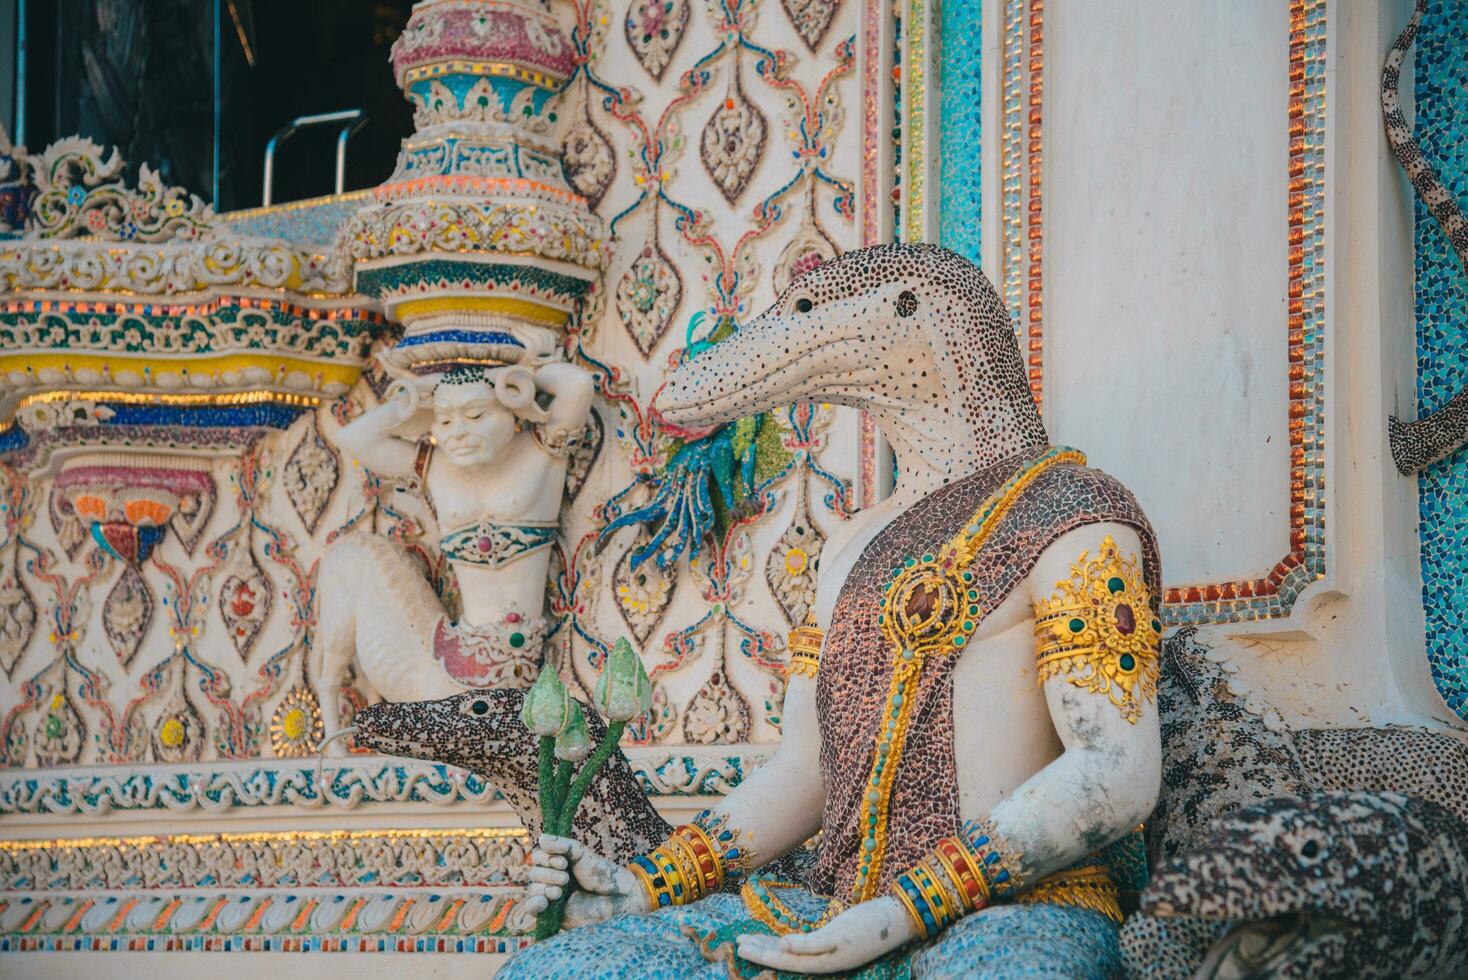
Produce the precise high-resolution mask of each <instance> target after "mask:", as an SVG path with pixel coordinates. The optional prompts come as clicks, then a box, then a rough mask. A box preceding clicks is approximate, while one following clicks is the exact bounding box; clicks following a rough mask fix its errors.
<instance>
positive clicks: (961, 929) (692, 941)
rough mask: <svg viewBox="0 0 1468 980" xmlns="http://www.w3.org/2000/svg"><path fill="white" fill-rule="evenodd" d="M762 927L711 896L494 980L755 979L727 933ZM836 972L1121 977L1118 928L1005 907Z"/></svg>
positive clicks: (633, 918)
mask: <svg viewBox="0 0 1468 980" xmlns="http://www.w3.org/2000/svg"><path fill="white" fill-rule="evenodd" d="M781 899H782V900H783V901H784V902H785V903H786V904H787V905H789V906H790V907H791V908H792V909H793V910H794V911H796V912H798V913H800V914H810V913H818V912H819V910H820V906H821V904H822V903H823V902H824V900H823V899H820V898H818V897H817V896H814V895H811V894H810V893H809V892H805V891H803V890H796V889H789V890H786V891H782V892H781ZM769 931H770V930H768V929H766V928H765V927H764V926H762V925H760V924H759V923H758V922H756V921H755V920H753V919H752V918H751V917H750V914H749V911H748V910H747V909H746V908H745V907H744V902H743V901H742V900H741V899H740V898H739V896H738V895H713V896H710V897H708V898H705V899H703V900H702V901H699V902H695V903H693V904H692V905H685V906H681V907H678V908H668V909H662V910H660V911H658V912H654V913H651V914H649V915H624V916H619V917H618V918H615V919H611V920H609V921H607V922H604V923H602V924H600V925H596V926H586V927H583V928H580V929H572V930H569V931H567V932H563V933H561V934H560V935H559V936H556V937H555V938H554V939H550V940H547V941H546V942H543V943H538V944H536V945H534V946H530V947H528V948H526V949H524V950H521V951H520V952H519V953H517V954H516V955H515V957H514V958H513V959H511V960H510V962H509V963H508V964H507V965H506V966H505V968H504V969H503V970H501V971H500V973H499V980H598V978H606V980H613V978H615V980H622V978H625V977H645V978H650V980H663V978H667V980H673V978H683V977H691V978H697V977H704V978H714V977H719V978H729V977H740V978H746V977H753V976H755V975H756V974H758V973H760V971H761V969H762V968H761V967H757V966H755V965H754V964H752V963H749V962H747V961H744V960H739V959H737V958H736V957H735V956H734V942H733V940H734V937H736V936H738V935H740V934H742V933H746V932H760V933H765V934H768V933H769ZM765 975H766V976H769V975H770V974H765ZM774 976H778V977H786V976H790V974H783V973H777V974H774ZM841 976H845V977H849V978H852V980H856V978H860V980H877V978H893V980H905V978H908V977H911V978H925V977H926V978H943V980H949V978H965V977H972V978H985V980H1010V978H1019V977H1025V978H1035V977H1039V978H1050V980H1110V978H1113V977H1119V976H1121V949H1120V946H1119V944H1118V940H1117V929H1116V926H1115V925H1114V924H1113V923H1112V922H1111V920H1109V919H1107V918H1106V917H1105V916H1104V915H1101V914H1100V913H1097V912H1092V911H1090V910H1089V909H1081V908H1071V907H1068V906H1060V905H1043V904H1033V905H1002V906H997V907H995V908H991V909H985V910H984V911H982V912H979V913H977V914H975V915H969V916H966V917H965V918H963V919H961V920H959V921H958V922H957V923H955V924H954V925H953V926H952V927H951V928H950V929H948V930H947V931H946V932H944V933H943V935H941V936H939V937H938V939H937V940H935V941H934V942H931V943H925V944H922V945H913V946H909V947H905V948H904V949H901V950H898V951H897V952H896V953H894V954H892V955H889V956H887V957H884V958H883V959H881V960H879V961H877V962H876V963H874V964H871V965H869V966H867V967H864V968H863V969H862V970H859V971H857V972H856V973H851V974H842V975H841Z"/></svg>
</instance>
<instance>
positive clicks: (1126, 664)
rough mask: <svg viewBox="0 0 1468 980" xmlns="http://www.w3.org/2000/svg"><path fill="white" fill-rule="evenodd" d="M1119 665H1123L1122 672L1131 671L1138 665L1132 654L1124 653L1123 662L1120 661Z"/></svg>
mask: <svg viewBox="0 0 1468 980" xmlns="http://www.w3.org/2000/svg"><path fill="white" fill-rule="evenodd" d="M1118 663H1120V664H1121V669H1122V670H1131V669H1132V668H1133V667H1135V666H1136V665H1137V660H1136V658H1135V657H1133V656H1132V655H1131V654H1129V653H1123V654H1122V655H1121V660H1119V661H1118Z"/></svg>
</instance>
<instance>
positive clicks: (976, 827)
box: [738, 524, 1162, 973]
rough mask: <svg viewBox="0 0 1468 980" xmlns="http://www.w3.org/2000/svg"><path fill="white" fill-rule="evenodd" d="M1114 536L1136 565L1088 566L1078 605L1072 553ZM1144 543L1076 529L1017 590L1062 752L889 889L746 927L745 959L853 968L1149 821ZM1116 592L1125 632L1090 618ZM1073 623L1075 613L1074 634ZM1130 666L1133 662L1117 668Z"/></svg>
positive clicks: (1154, 773) (1152, 771)
mask: <svg viewBox="0 0 1468 980" xmlns="http://www.w3.org/2000/svg"><path fill="white" fill-rule="evenodd" d="M1108 537H1109V538H1110V540H1111V543H1112V544H1114V546H1115V547H1114V551H1115V553H1116V554H1117V555H1119V556H1122V558H1123V559H1130V560H1131V562H1132V564H1131V568H1132V571H1133V572H1135V575H1132V574H1128V573H1127V571H1126V569H1125V568H1122V569H1120V571H1121V572H1122V574H1118V575H1113V574H1110V571H1108V573H1107V574H1105V575H1102V576H1100V577H1099V579H1097V578H1096V576H1091V577H1090V580H1089V581H1085V582H1082V583H1081V584H1083V585H1085V586H1087V587H1088V588H1092V589H1100V590H1102V591H1100V592H1095V593H1092V594H1088V595H1086V596H1085V604H1084V608H1082V609H1077V610H1075V611H1074V614H1072V611H1071V610H1070V609H1069V608H1067V607H1068V606H1069V605H1071V599H1070V595H1069V593H1067V591H1066V590H1065V589H1064V588H1062V587H1061V585H1060V583H1062V582H1065V583H1072V582H1073V581H1074V580H1075V578H1076V576H1075V575H1074V574H1073V571H1074V569H1075V567H1076V566H1077V564H1078V563H1079V565H1080V567H1082V568H1085V567H1086V565H1087V561H1086V560H1083V559H1082V553H1083V552H1084V553H1085V555H1086V559H1089V560H1094V559H1096V558H1097V557H1098V553H1100V552H1101V551H1102V549H1103V545H1105V544H1106V543H1107V540H1108ZM1140 554H1141V542H1140V541H1139V539H1138V537H1137V534H1136V532H1134V531H1133V530H1131V529H1130V528H1129V527H1125V526H1123V525H1119V524H1099V525H1094V526H1091V527H1086V528H1081V529H1079V530H1076V531H1072V532H1071V533H1069V534H1066V535H1064V536H1062V537H1061V538H1059V539H1058V540H1057V541H1056V542H1055V543H1054V544H1052V545H1051V546H1050V547H1049V548H1048V549H1047V550H1046V551H1045V553H1044V554H1043V555H1042V556H1041V558H1040V561H1039V562H1038V564H1037V565H1036V566H1035V568H1034V570H1033V571H1032V573H1031V575H1030V576H1029V577H1028V578H1027V579H1026V583H1025V584H1022V585H1021V586H1020V588H1019V590H1017V591H1016V593H1015V595H1014V596H1013V597H1012V599H1013V598H1017V599H1018V600H1020V601H1029V602H1031V603H1033V604H1034V608H1035V611H1036V614H1037V618H1036V622H1035V625H1036V664H1037V673H1038V675H1039V677H1040V684H1041V686H1042V688H1043V690H1044V695H1045V701H1046V704H1047V705H1048V707H1049V711H1050V717H1051V721H1052V723H1053V725H1054V728H1055V730H1056V732H1057V733H1058V735H1059V736H1060V740H1061V742H1062V744H1063V745H1064V752H1063V753H1062V754H1061V755H1060V757H1059V758H1057V759H1055V760H1054V761H1053V762H1051V763H1050V764H1049V765H1047V766H1045V767H1044V768H1043V769H1041V770H1040V771H1039V772H1037V773H1035V774H1034V775H1033V776H1031V777H1030V778H1029V779H1027V780H1025V781H1024V782H1023V783H1021V784H1020V786H1019V787H1018V788H1017V789H1016V790H1015V791H1014V793H1012V794H1011V795H1010V796H1009V797H1008V798H1006V799H1005V800H1004V801H1003V802H1002V803H1000V804H998V805H997V806H995V807H994V808H993V810H992V811H991V812H989V813H986V814H984V813H965V814H964V816H965V817H966V818H968V819H967V821H966V822H965V824H964V827H963V832H962V833H961V834H957V835H954V836H953V837H949V838H946V839H944V840H943V841H941V842H940V843H939V844H938V846H937V847H936V848H935V849H934V851H933V852H932V853H931V854H930V855H928V857H927V858H926V859H924V860H922V861H919V862H918V863H917V864H915V865H913V866H912V867H911V868H908V869H906V870H905V871H904V872H902V873H901V874H899V875H897V878H896V880H895V881H894V882H893V884H892V887H891V889H890V890H889V892H888V893H887V894H886V895H882V896H880V897H877V898H873V899H869V900H868V901H865V902H860V903H858V904H856V905H854V906H852V907H851V908H849V909H847V910H846V911H844V912H842V913H841V914H840V915H838V916H837V917H836V918H834V919H832V920H831V922H829V923H828V924H826V925H825V926H823V927H821V928H819V929H815V930H812V931H811V932H808V933H803V934H801V933H795V934H791V935H788V936H781V937H778V938H776V937H772V936H764V935H753V934H752V935H746V936H741V937H740V938H739V943H738V949H739V955H740V956H741V957H743V958H744V959H747V960H750V961H752V962H755V963H759V964H761V965H763V966H768V967H772V968H774V969H779V970H789V971H792V972H801V973H831V972H837V971H842V970H851V969H855V968H856V967H858V966H860V965H862V964H863V963H869V962H871V961H872V960H874V959H876V958H877V957H879V956H882V955H883V954H885V953H887V952H889V951H891V950H893V949H896V948H898V947H899V946H902V945H903V944H904V943H907V942H909V941H911V940H912V939H914V938H932V937H935V936H937V935H939V934H940V933H941V932H942V931H943V929H945V928H946V927H947V926H948V925H950V924H952V922H954V921H955V920H956V919H958V918H959V917H961V916H963V915H965V914H968V913H970V912H973V911H976V910H978V909H981V908H983V907H985V906H987V905H988V904H990V903H991V902H993V901H996V900H1002V899H1003V898H1005V897H1007V896H1009V895H1011V894H1013V893H1016V892H1019V891H1023V890H1024V889H1026V888H1028V887H1029V886H1032V885H1034V884H1035V883H1036V882H1038V881H1039V880H1040V879H1041V878H1043V877H1045V876H1046V875H1048V874H1050V873H1052V872H1055V871H1058V870H1061V869H1063V868H1065V867H1067V866H1068V865H1071V864H1073V863H1074V862H1076V861H1078V860H1079V859H1081V858H1084V857H1086V856H1087V855H1089V854H1091V853H1092V852H1094V851H1096V850H1098V849H1100V848H1102V847H1104V846H1106V845H1107V844H1109V843H1110V842H1111V841H1113V840H1115V839H1117V838H1118V837H1120V836H1121V835H1122V834H1124V833H1125V832H1127V831H1128V830H1130V829H1131V828H1132V827H1134V826H1136V825H1137V824H1138V823H1140V822H1141V821H1142V820H1143V819H1145V817H1146V816H1147V814H1148V813H1149V812H1150V811H1151V809H1152V807H1153V805H1154V804H1155V802H1156V799H1157V792H1158V788H1159V785H1160V783H1161V777H1162V773H1161V758H1162V749H1161V743H1160V736H1159V726H1158V718H1157V705H1156V702H1155V692H1156V679H1157V657H1158V653H1159V638H1158V636H1157V630H1156V628H1154V625H1153V623H1154V620H1153V619H1152V616H1151V612H1150V607H1149V605H1148V599H1149V598H1150V597H1148V596H1145V595H1143V596H1138V595H1137V594H1136V592H1137V590H1138V589H1145V586H1144V585H1143V584H1142V583H1141V580H1140V558H1138V557H1137V556H1139V555H1140ZM1081 578H1083V579H1084V578H1086V576H1084V575H1082V576H1081ZM1112 578H1116V579H1124V580H1125V581H1122V582H1121V583H1120V584H1121V585H1122V588H1121V589H1119V590H1117V591H1115V592H1113V591H1112V590H1111V589H1110V588H1109V587H1108V583H1109V580H1110V579H1112ZM1093 596H1094V598H1095V599H1096V600H1097V601H1096V603H1095V604H1092V603H1091V601H1090V599H1091V598H1092V597H1093ZM1122 598H1130V599H1132V600H1137V601H1138V602H1139V610H1138V615H1137V616H1136V622H1135V623H1133V624H1130V625H1131V626H1132V629H1131V632H1130V633H1117V632H1115V631H1108V630H1106V629H1099V630H1098V629H1092V627H1094V626H1097V625H1098V624H1099V620H1098V619H1097V617H1098V616H1100V615H1108V614H1109V615H1113V616H1114V614H1115V610H1116V607H1117V605H1118V604H1119V601H1120V600H1121V599H1122ZM1057 613H1060V614H1062V615H1060V616H1057ZM1144 617H1145V618H1144ZM1073 620H1080V621H1081V622H1080V623H1079V625H1080V626H1081V629H1080V630H1078V631H1076V632H1071V630H1070V626H1071V623H1072V621H1073ZM1113 622H1114V620H1113ZM1057 628H1058V629H1060V630H1061V631H1062V634H1061V636H1060V637H1057V636H1056V632H1055V631H1056V629H1057ZM1060 640H1075V641H1078V642H1059V641H1060ZM1092 641H1095V642H1092ZM1123 657H1130V658H1131V660H1123V659H1122V658H1123ZM1128 664H1129V665H1130V668H1131V669H1127V670H1123V669H1121V668H1123V667H1125V666H1127V665H1128ZM1098 677H1099V678H1104V680H1105V683H1102V682H1101V681H1099V680H1097V678H1098ZM1036 734H1037V735H1038V734H1039V733H1036ZM954 748H955V750H956V751H957V752H958V753H959V754H960V755H964V754H969V755H977V756H979V757H982V756H983V755H984V754H985V753H987V752H991V751H994V749H993V747H992V746H991V745H988V744H984V745H956V746H955V747H954ZM1077 880H1079V879H1077ZM1073 887H1079V886H1075V885H1073Z"/></svg>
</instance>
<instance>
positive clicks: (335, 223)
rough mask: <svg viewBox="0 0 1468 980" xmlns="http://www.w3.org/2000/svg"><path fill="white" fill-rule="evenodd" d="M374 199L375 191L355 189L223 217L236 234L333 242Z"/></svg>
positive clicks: (296, 241) (304, 242) (307, 242)
mask: <svg viewBox="0 0 1468 980" xmlns="http://www.w3.org/2000/svg"><path fill="white" fill-rule="evenodd" d="M370 198H371V191H365V190H364V191H352V192H351V193H348V194H341V195H337V196H333V197H313V198H310V199H308V200H305V201H291V202H290V203H288V204H272V205H270V206H269V207H264V208H250V209H249V210H247V211H230V212H227V213H225V214H222V215H220V216H219V218H220V221H221V222H223V223H224V224H225V226H226V227H227V228H229V230H230V231H231V232H233V233H234V234H236V235H258V236H260V237H261V238H284V239H285V240H286V241H288V242H292V243H294V244H296V245H322V246H326V245H330V244H331V243H332V242H334V241H336V234H337V232H338V231H339V230H341V227H342V225H344V224H346V223H347V219H348V218H350V217H351V216H352V215H354V214H356V213H357V209H358V208H360V207H361V206H362V205H363V204H365V203H367V201H368V200H370Z"/></svg>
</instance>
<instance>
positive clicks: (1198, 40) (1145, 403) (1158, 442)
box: [1044, 0, 1289, 584]
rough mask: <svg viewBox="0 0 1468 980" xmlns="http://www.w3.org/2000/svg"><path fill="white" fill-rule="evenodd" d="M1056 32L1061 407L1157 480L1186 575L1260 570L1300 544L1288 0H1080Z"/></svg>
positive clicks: (1082, 438) (1098, 450)
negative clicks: (1293, 447) (1290, 274)
mask: <svg viewBox="0 0 1468 980" xmlns="http://www.w3.org/2000/svg"><path fill="white" fill-rule="evenodd" d="M1045 31H1046V41H1045V71H1046V77H1045V101H1046V105H1045V116H1046V118H1045V140H1046V145H1045V202H1044V204H1045V225H1046V227H1045V266H1046V268H1045V333H1046V337H1045V370H1046V382H1045V391H1046V403H1047V404H1046V421H1047V422H1048V423H1049V425H1050V429H1051V433H1052V436H1053V438H1054V439H1055V440H1057V441H1059V442H1061V443H1065V444H1069V445H1074V446H1077V447H1080V448H1082V449H1084V450H1085V451H1086V452H1087V454H1088V455H1089V456H1090V459H1091V462H1092V464H1093V465H1096V466H1099V467H1100V468H1101V469H1104V470H1106V471H1108V472H1110V473H1112V474H1113V475H1115V476H1117V477H1118V478H1120V479H1121V480H1122V481H1123V482H1124V483H1126V484H1127V485H1128V486H1129V487H1131V488H1132V490H1133V491H1134V492H1135V493H1136V494H1137V496H1138V498H1139V499H1140V501H1141V502H1142V505H1143V507H1145V508H1146V510H1147V513H1148V515H1149V517H1150V518H1151V519H1152V521H1153V523H1154V524H1155V525H1156V527H1157V531H1158V536H1159V538H1160V539H1161V542H1162V551H1163V569H1164V573H1165V577H1166V580H1167V582H1168V583H1169V584H1188V583H1198V582H1219V581H1232V580H1238V579H1243V578H1254V577H1257V576H1260V575H1262V574H1264V573H1267V571H1268V570H1269V569H1270V568H1271V567H1273V565H1274V564H1275V562H1277V561H1279V559H1280V558H1281V557H1283V556H1284V555H1285V554H1286V553H1287V552H1288V551H1289V539H1288V521H1289V514H1288V499H1289V446H1288V430H1287V423H1288V419H1287V416H1286V410H1287V399H1288V386H1287V377H1286V372H1287V366H1286V339H1287V338H1286V321H1285V314H1286V310H1285V300H1286V297H1285V292H1286V278H1287V253H1286V241H1285V234H1286V224H1285V221H1286V205H1287V195H1286V192H1287V180H1286V169H1285V168H1286V161H1287V157H1288V149H1289V147H1288V141H1287V133H1286V128H1287V127H1286V106H1287V100H1288V84H1289V80H1288V73H1287V62H1288V48H1287V39H1288V22H1287V19H1286V7H1285V5H1284V4H1282V3H1279V2H1277V0H1241V2H1236V3H1228V4H1218V3H1212V2H1209V0H1179V2H1173V3H1166V4H1159V3H1151V2H1147V0H1103V2H1096V0H1084V2H1080V0H1060V2H1056V3H1051V4H1047V7H1046V18H1045ZM1103 40H1104V43H1101V42H1102V41H1103Z"/></svg>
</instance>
